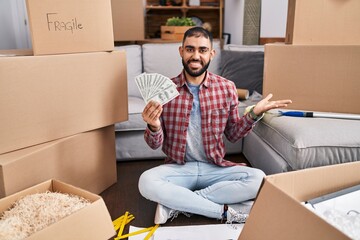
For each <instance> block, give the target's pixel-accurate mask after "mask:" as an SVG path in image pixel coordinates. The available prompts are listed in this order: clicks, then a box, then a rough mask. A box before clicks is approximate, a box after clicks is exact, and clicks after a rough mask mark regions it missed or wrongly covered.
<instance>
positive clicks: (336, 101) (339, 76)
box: [239, 0, 360, 240]
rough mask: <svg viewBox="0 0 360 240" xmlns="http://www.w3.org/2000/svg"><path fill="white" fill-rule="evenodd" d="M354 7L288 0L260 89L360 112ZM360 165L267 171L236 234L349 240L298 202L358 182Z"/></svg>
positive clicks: (324, 0) (353, 0)
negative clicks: (281, 39)
mask: <svg viewBox="0 0 360 240" xmlns="http://www.w3.org/2000/svg"><path fill="white" fill-rule="evenodd" d="M359 12H360V1H358V0H347V1H338V0H321V1H313V0H290V1H289V11H288V26H287V36H286V41H287V44H267V45H266V46H265V63H264V85H263V92H264V95H266V94H269V93H273V94H274V96H275V97H276V98H277V99H292V100H293V103H292V104H291V108H294V109H300V110H309V111H324V112H339V113H354V114H360V98H359V92H360V81H359V79H360V68H359V66H360V15H359ZM294 127H296V126H294ZM329 130H330V131H331V129H329ZM359 171H360V162H351V163H344V164H340V165H329V166H325V167H317V168H309V169H306V170H300V171H294V172H287V173H281V174H275V175H269V176H266V177H265V179H264V181H263V184H262V186H261V189H260V192H259V194H258V196H257V199H256V201H255V203H254V206H253V208H252V210H251V214H250V217H249V219H248V220H247V222H246V224H245V226H244V228H243V230H242V232H241V234H240V236H239V240H243V239H244V240H245V239H252V240H263V239H276V240H287V239H293V240H300V239H307V240H310V239H311V240H318V239H329V240H330V239H332V240H340V239H343V240H350V239H351V238H350V237H349V236H348V235H346V234H345V233H344V232H342V231H340V230H339V229H337V228H336V227H334V226H333V225H331V224H330V223H328V222H327V221H325V220H323V219H322V218H320V217H319V216H318V215H316V214H315V213H314V212H312V211H311V210H309V209H307V208H306V207H305V206H304V205H303V203H304V202H305V201H308V200H309V199H312V198H315V197H320V196H323V195H325V194H328V193H332V192H335V191H338V190H340V189H345V188H348V187H350V186H354V185H357V184H359V183H360V176H359Z"/></svg>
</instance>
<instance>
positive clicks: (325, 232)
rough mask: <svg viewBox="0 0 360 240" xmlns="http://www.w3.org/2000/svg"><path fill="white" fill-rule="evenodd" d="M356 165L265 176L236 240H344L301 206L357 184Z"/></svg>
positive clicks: (358, 165)
mask: <svg viewBox="0 0 360 240" xmlns="http://www.w3.org/2000/svg"><path fill="white" fill-rule="evenodd" d="M359 171H360V162H351V163H344V164H338V165H330V166H326V167H318V168H309V169H305V170H299V171H295V172H287V173H280V174H275V175H269V176H266V177H265V178H264V181H263V184H262V186H261V188H260V192H259V194H258V196H257V198H256V200H255V203H254V206H253V208H252V209H251V212H250V216H249V218H248V220H247V221H246V223H245V225H244V228H243V230H242V232H241V234H240V236H239V240H245V239H246V240H249V239H251V240H264V239H269V240H271V239H274V240H289V239H292V240H300V239H301V240H303V239H307V240H319V239H327V240H343V239H344V240H345V239H350V238H349V237H347V236H346V235H345V234H344V233H342V232H340V231H339V230H338V229H336V228H335V227H333V226H332V225H330V224H329V223H327V222H326V221H324V220H323V219H322V218H320V217H319V216H318V215H316V214H315V213H314V212H312V211H311V210H309V209H307V208H306V207H305V206H303V204H302V202H304V201H307V200H310V199H312V198H315V197H320V196H322V195H325V194H327V193H331V192H335V191H338V190H341V189H344V188H347V187H351V186H355V185H357V184H359V183H360V175H359Z"/></svg>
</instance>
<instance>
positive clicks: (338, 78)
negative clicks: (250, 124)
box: [263, 44, 360, 114]
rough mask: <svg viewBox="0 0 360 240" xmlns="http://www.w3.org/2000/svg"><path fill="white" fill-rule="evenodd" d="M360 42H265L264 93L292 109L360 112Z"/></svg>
mask: <svg viewBox="0 0 360 240" xmlns="http://www.w3.org/2000/svg"><path fill="white" fill-rule="evenodd" d="M359 66H360V45H356V46H355V45H354V46H348V45H331V46H320V45H286V44H267V45H265V59H264V81H263V95H264V96H266V95H267V94H269V93H273V94H274V99H291V100H292V101H293V103H292V104H291V105H289V108H291V109H299V110H306V111H318V112H337V113H353V114H360V98H359V92H360V81H359V79H360V68H359Z"/></svg>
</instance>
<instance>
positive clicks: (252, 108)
mask: <svg viewBox="0 0 360 240" xmlns="http://www.w3.org/2000/svg"><path fill="white" fill-rule="evenodd" d="M254 108H255V106H253V107H251V108H250V111H249V116H250V117H251V118H252V119H253V120H255V121H256V120H258V119H259V118H260V117H261V116H258V115H256V114H255V113H254Z"/></svg>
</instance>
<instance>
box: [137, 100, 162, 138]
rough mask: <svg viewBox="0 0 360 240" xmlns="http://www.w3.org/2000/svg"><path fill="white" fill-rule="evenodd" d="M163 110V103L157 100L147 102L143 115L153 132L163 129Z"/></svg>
mask: <svg viewBox="0 0 360 240" xmlns="http://www.w3.org/2000/svg"><path fill="white" fill-rule="evenodd" d="M162 111H163V108H162V105H161V104H160V103H159V102H156V101H150V102H148V103H147V104H146V106H145V108H144V110H143V112H142V117H143V119H144V121H145V122H146V123H147V124H148V126H149V128H150V130H151V131H153V132H157V131H159V130H160V129H161V122H160V115H161V113H162Z"/></svg>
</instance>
